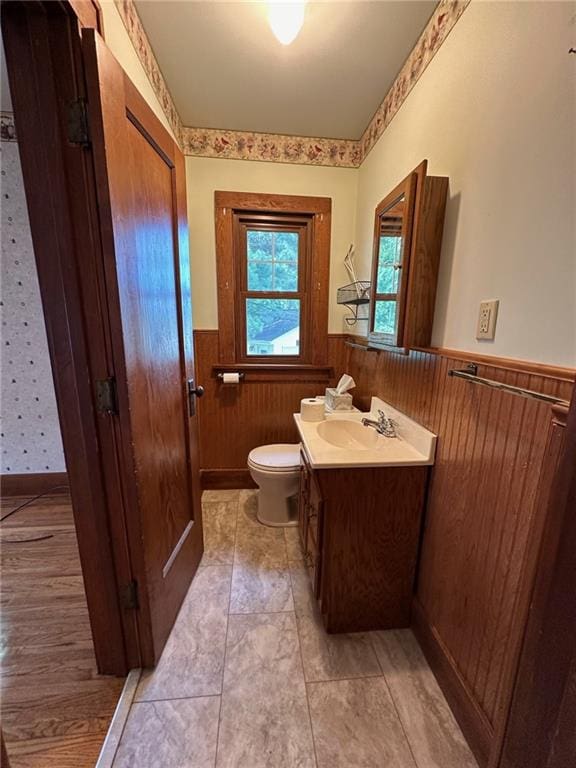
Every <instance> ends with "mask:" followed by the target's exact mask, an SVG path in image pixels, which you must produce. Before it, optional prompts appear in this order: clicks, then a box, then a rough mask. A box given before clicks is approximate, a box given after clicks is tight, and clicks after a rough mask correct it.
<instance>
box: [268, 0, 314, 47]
mask: <svg viewBox="0 0 576 768" xmlns="http://www.w3.org/2000/svg"><path fill="white" fill-rule="evenodd" d="M305 6H306V0H268V23H269V24H270V27H271V29H272V32H274V34H275V35H276V37H277V38H278V40H279V41H280V42H281V43H282V45H290V43H292V42H294V40H296V38H297V37H298V33H299V32H300V30H301V29H302V24H304V10H305Z"/></svg>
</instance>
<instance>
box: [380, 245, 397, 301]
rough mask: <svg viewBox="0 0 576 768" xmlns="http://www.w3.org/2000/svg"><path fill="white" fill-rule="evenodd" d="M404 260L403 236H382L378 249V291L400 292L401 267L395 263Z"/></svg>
mask: <svg viewBox="0 0 576 768" xmlns="http://www.w3.org/2000/svg"><path fill="white" fill-rule="evenodd" d="M401 261H402V238H401V237H388V236H382V237H380V246H379V250H378V277H377V280H376V293H398V282H399V280H400V269H398V267H397V266H396V268H395V265H398V264H400V263H401Z"/></svg>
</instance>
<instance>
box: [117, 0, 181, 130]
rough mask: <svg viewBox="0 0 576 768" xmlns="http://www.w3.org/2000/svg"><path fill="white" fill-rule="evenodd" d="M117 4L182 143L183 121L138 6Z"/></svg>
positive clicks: (127, 2) (125, 2)
mask: <svg viewBox="0 0 576 768" xmlns="http://www.w3.org/2000/svg"><path fill="white" fill-rule="evenodd" d="M115 4H116V8H117V9H118V13H119V14H120V18H121V19H122V21H123V22H124V26H125V27H126V31H127V32H128V37H129V38H130V40H131V42H132V45H133V46H134V50H135V51H136V54H137V55H138V58H139V59H140V63H141V64H142V66H143V68H144V71H145V72H146V74H147V76H148V80H150V84H151V86H152V89H153V91H154V93H155V94H156V98H157V99H158V101H159V102H160V106H161V107H162V110H163V111H164V114H165V115H166V119H167V120H168V122H169V124H170V126H171V128H172V130H173V131H174V136H175V137H176V139H177V141H178V142H179V143H180V144H181V143H182V142H181V132H182V121H181V120H180V115H179V114H178V110H177V109H176V105H175V104H174V101H173V99H172V94H171V93H170V91H169V90H168V86H167V85H166V81H165V80H164V76H163V75H162V71H161V69H160V67H159V66H158V61H157V60H156V56H155V55H154V51H153V50H152V46H151V45H150V40H149V39H148V35H147V34H146V32H145V30H144V27H143V26H142V22H141V21H140V16H138V11H137V10H136V6H135V5H134V2H133V0H115Z"/></svg>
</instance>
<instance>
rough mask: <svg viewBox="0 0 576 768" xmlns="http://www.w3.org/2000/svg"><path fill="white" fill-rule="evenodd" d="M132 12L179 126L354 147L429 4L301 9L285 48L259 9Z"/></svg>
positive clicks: (164, 5) (151, 3) (155, 7)
mask: <svg viewBox="0 0 576 768" xmlns="http://www.w3.org/2000/svg"><path fill="white" fill-rule="evenodd" d="M136 5H137V8H138V13H139V15H140V18H141V20H142V23H143V25H144V28H145V30H146V33H147V35H148V37H149V39H150V42H151V44H152V47H153V49H154V52H155V54H156V58H157V60H158V63H159V65H160V68H161V70H162V73H163V75H164V78H165V80H166V83H167V85H168V88H169V89H170V92H171V94H172V97H173V99H174V101H175V103H176V107H177V109H178V111H179V113H180V117H181V118H182V121H183V123H184V125H186V126H191V127H195V128H220V129H228V130H242V131H262V132H267V133H285V134H291V135H297V136H317V137H327V138H346V139H359V138H360V136H361V135H362V132H363V131H364V129H365V128H366V126H367V125H368V123H369V121H370V118H371V117H372V115H373V114H374V112H375V111H376V109H377V108H378V105H379V104H380V102H381V101H382V99H383V98H384V96H385V94H386V92H387V91H388V89H389V87H390V86H391V84H392V83H393V82H394V78H395V77H396V75H397V74H398V71H399V70H400V68H401V66H402V64H403V63H404V60H405V59H406V57H407V56H408V54H409V53H410V51H411V50H412V48H413V47H414V44H415V42H416V40H417V39H418V37H419V35H420V33H421V32H422V30H423V29H424V27H425V26H426V23H427V21H428V19H429V18H430V16H431V15H432V12H433V10H434V7H435V6H436V2H430V1H421V0H379V1H378V0H376V1H372V2H370V1H364V2H333V1H332V2H329V1H327V2H309V3H308V4H307V6H306V16H305V20H304V26H303V28H302V31H301V32H300V34H299V36H298V37H297V38H296V40H295V42H293V43H292V44H291V45H289V46H287V47H285V46H283V45H281V44H280V43H279V42H278V41H277V40H276V38H275V37H274V35H273V34H272V31H271V30H270V28H269V26H268V23H267V19H266V3H264V2H219V1H218V0H205V1H203V2H197V1H191V0H181V1H180V2H173V1H172V0H136Z"/></svg>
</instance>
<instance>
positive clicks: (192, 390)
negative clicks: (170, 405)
mask: <svg viewBox="0 0 576 768" xmlns="http://www.w3.org/2000/svg"><path fill="white" fill-rule="evenodd" d="M203 394H204V387H200V386H198V387H195V386H194V379H188V411H189V413H190V416H194V414H195V413H196V408H195V407H194V403H195V401H194V398H195V397H202V395H203Z"/></svg>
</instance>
